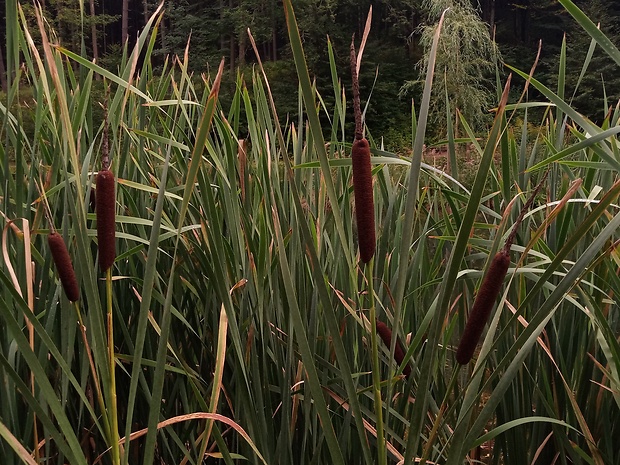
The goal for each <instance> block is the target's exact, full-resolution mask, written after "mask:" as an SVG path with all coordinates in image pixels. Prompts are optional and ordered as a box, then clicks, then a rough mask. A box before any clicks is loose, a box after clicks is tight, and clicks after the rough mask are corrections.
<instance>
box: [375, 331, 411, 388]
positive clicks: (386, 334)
mask: <svg viewBox="0 0 620 465" xmlns="http://www.w3.org/2000/svg"><path fill="white" fill-rule="evenodd" d="M375 324H376V326H377V334H379V337H380V338H381V340H382V341H383V343H384V344H385V345H386V346H387V347H388V348H389V347H390V344H391V343H392V330H391V329H390V328H389V327H388V325H386V324H385V323H383V322H382V321H380V320H379V319H377V320H376V321H375ZM404 359H405V349H404V348H403V345H402V344H401V343H400V341H399V340H398V339H397V340H396V347H395V348H394V361H395V362H396V363H397V364H398V365H399V366H400V364H401V363H403V360H404ZM403 374H404V375H405V376H406V377H407V378H409V375H410V374H411V367H410V366H409V364H407V365H405V367H404V368H403Z"/></svg>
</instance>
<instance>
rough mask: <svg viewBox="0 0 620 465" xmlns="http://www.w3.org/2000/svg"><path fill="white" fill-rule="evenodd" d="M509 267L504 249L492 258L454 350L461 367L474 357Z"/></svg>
mask: <svg viewBox="0 0 620 465" xmlns="http://www.w3.org/2000/svg"><path fill="white" fill-rule="evenodd" d="M509 265H510V254H509V253H508V251H507V250H505V249H504V250H502V251H501V252H498V253H497V254H496V255H495V257H493V261H492V262H491V266H489V270H488V271H487V274H486V276H485V277H484V279H483V281H482V284H481V286H480V289H479V290H478V294H477V295H476V298H475V299H474V305H473V307H472V309H471V312H469V318H468V319H467V324H466V325H465V331H463V335H462V336H461V341H460V342H459V345H458V348H457V350H456V361H457V362H459V363H460V364H461V365H466V364H467V363H469V361H470V360H471V358H472V356H473V355H474V350H475V349H476V346H477V345H478V341H479V340H480V336H481V335H482V330H483V329H484V326H485V325H486V322H487V320H488V319H489V316H490V315H491V311H492V310H493V306H494V305H495V301H496V300H497V296H498V295H499V292H500V290H501V288H502V283H503V282H504V278H505V277H506V273H507V272H508V266H509Z"/></svg>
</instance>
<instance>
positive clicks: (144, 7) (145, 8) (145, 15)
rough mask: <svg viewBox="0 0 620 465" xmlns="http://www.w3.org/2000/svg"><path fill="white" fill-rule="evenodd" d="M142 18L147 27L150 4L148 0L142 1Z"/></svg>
mask: <svg viewBox="0 0 620 465" xmlns="http://www.w3.org/2000/svg"><path fill="white" fill-rule="evenodd" d="M142 16H143V18H144V24H145V25H146V23H148V21H149V2H148V1H147V0H142Z"/></svg>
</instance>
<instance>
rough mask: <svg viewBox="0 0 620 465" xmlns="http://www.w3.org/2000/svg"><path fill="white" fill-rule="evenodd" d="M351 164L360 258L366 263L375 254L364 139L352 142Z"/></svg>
mask: <svg viewBox="0 0 620 465" xmlns="http://www.w3.org/2000/svg"><path fill="white" fill-rule="evenodd" d="M351 164H352V165H353V193H354V195H355V218H356V220H357V238H358V246H359V250H360V259H361V260H362V262H364V263H368V262H369V261H370V259H371V258H372V257H373V256H374V255H375V247H376V237H375V205H374V199H373V194H372V171H371V167H370V147H369V146H368V141H367V140H366V139H360V140H355V142H353V149H352V151H351Z"/></svg>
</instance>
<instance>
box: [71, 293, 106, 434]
mask: <svg viewBox="0 0 620 465" xmlns="http://www.w3.org/2000/svg"><path fill="white" fill-rule="evenodd" d="M74 305H75V312H76V314H77V319H78V324H79V325H80V332H81V334H82V341H83V342H84V349H85V350H86V354H87V356H88V364H89V365H90V371H91V372H92V375H93V384H94V385H95V392H96V393H97V402H98V404H99V410H100V411H101V417H102V420H103V432H104V434H105V436H106V438H109V437H110V422H109V419H108V415H107V414H106V411H107V409H106V407H105V402H104V400H103V392H102V391H101V385H100V383H99V375H98V374H97V367H96V365H95V361H94V360H93V354H92V351H91V349H90V344H89V343H88V337H87V336H86V325H84V319H83V318H82V313H81V312H80V306H79V305H78V303H77V302H76V303H74Z"/></svg>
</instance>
